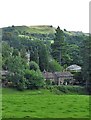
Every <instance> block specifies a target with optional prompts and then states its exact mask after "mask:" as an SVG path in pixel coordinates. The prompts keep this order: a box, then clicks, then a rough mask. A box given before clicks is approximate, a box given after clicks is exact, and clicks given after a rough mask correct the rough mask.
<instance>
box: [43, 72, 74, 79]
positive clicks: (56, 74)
mask: <svg viewBox="0 0 91 120" xmlns="http://www.w3.org/2000/svg"><path fill="white" fill-rule="evenodd" d="M43 76H44V77H45V78H46V79H55V78H59V77H73V74H71V73H70V72H54V73H52V72H43Z"/></svg>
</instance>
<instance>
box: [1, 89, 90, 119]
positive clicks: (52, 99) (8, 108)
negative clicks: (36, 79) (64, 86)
mask: <svg viewBox="0 0 91 120" xmlns="http://www.w3.org/2000/svg"><path fill="white" fill-rule="evenodd" d="M2 112H3V118H25V117H28V118H86V117H89V96H85V95H54V94H53V93H50V92H49V91H48V90H37V91H36V90H35V91H30V90H28V91H24V92H19V91H16V90H12V89H3V106H2Z"/></svg>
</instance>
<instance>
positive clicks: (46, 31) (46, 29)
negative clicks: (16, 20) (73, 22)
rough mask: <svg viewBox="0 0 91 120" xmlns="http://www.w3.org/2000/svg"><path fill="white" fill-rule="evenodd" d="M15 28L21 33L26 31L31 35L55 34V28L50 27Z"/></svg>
mask: <svg viewBox="0 0 91 120" xmlns="http://www.w3.org/2000/svg"><path fill="white" fill-rule="evenodd" d="M15 28H16V29H17V30H19V31H21V32H23V31H26V32H29V33H38V34H39V33H40V34H50V33H51V34H53V33H55V28H54V27H50V26H45V25H44V26H30V27H28V26H15Z"/></svg>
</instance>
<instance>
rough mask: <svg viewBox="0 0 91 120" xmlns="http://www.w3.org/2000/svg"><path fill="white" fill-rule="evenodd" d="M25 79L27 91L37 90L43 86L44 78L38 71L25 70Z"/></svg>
mask: <svg viewBox="0 0 91 120" xmlns="http://www.w3.org/2000/svg"><path fill="white" fill-rule="evenodd" d="M25 78H26V80H27V87H28V88H29V89H34V88H36V89H37V88H39V87H42V86H43V85H44V78H43V76H42V73H41V72H40V71H34V70H28V69H27V70H26V71H25Z"/></svg>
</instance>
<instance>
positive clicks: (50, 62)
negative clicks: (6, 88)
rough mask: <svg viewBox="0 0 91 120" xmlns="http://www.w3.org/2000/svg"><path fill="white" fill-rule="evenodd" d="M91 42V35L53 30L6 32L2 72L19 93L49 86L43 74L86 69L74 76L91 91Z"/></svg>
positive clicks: (21, 28)
mask: <svg viewBox="0 0 91 120" xmlns="http://www.w3.org/2000/svg"><path fill="white" fill-rule="evenodd" d="M90 59H91V40H90V36H89V34H85V33H82V32H73V31H67V30H66V29H64V30H61V28H60V27H57V28H54V27H53V26H34V27H27V26H12V27H6V28H3V36H2V69H3V70H7V71H8V72H9V74H8V75H7V78H6V79H7V80H8V82H12V85H11V86H13V87H16V88H17V89H19V90H23V89H27V88H28V89H31V88H39V87H43V86H44V85H45V82H44V78H43V75H42V73H41V72H43V71H44V70H46V71H49V72H54V71H65V69H66V68H67V67H68V66H69V65H72V64H77V65H79V66H81V67H82V71H81V72H79V73H73V74H74V77H75V79H76V80H78V81H80V85H86V87H87V88H88V89H89V90H90V87H89V86H90V84H89V79H90V76H91V67H90V61H91V60H90Z"/></svg>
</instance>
